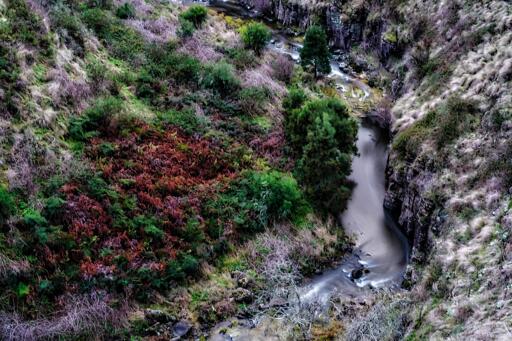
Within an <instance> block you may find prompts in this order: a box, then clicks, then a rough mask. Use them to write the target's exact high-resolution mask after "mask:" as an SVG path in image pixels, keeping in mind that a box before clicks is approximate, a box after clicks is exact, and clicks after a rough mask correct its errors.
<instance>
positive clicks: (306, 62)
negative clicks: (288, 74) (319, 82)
mask: <svg viewBox="0 0 512 341" xmlns="http://www.w3.org/2000/svg"><path fill="white" fill-rule="evenodd" d="M329 58H330V53H329V47H328V45H327V35H326V34H325V31H324V29H323V28H321V27H320V26H311V27H310V28H308V30H307V31H306V37H305V38H304V47H303V48H302V49H301V50H300V59H301V64H302V66H303V67H313V70H314V73H315V77H317V76H318V74H319V73H320V74H322V73H323V74H327V73H329V72H331V64H330V62H329Z"/></svg>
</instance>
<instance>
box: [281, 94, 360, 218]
mask: <svg viewBox="0 0 512 341" xmlns="http://www.w3.org/2000/svg"><path fill="white" fill-rule="evenodd" d="M291 96H293V97H297V96H298V94H292V95H291ZM289 101H290V100H289ZM296 102H297V101H296ZM299 102H301V101H300V100H299V101H298V102H297V104H298V103H299ZM287 111H288V112H287V116H286V121H285V128H286V135H287V139H288V141H289V143H290V146H291V147H292V149H293V151H294V153H295V155H296V156H297V158H298V162H297V165H296V168H295V175H296V176H297V179H298V180H299V182H300V183H301V184H302V186H303V187H304V190H305V192H306V195H307V196H308V198H309V199H310V200H311V202H313V203H314V204H315V205H316V206H317V208H319V209H320V210H322V211H324V212H331V213H337V212H339V211H340V210H341V209H342V206H343V204H344V203H345V201H346V199H347V198H348V195H349V192H350V191H349V189H348V187H347V184H348V183H347V181H346V177H347V176H348V175H349V174H350V171H351V162H352V155H353V154H354V153H355V152H356V150H357V148H356V146H355V140H356V135H357V123H356V121H355V120H354V119H352V118H351V117H350V115H349V113H348V109H347V107H346V105H345V104H344V103H343V102H341V101H339V100H337V99H334V98H328V99H319V100H310V101H308V102H306V103H305V104H304V105H302V106H301V107H300V108H297V107H296V106H295V105H293V106H291V107H290V108H289V110H287ZM320 175H321V176H320Z"/></svg>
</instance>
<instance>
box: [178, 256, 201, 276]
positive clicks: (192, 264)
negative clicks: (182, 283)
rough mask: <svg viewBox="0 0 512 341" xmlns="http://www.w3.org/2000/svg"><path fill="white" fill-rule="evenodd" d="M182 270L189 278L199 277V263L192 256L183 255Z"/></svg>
mask: <svg viewBox="0 0 512 341" xmlns="http://www.w3.org/2000/svg"><path fill="white" fill-rule="evenodd" d="M180 263H181V269H182V270H183V272H184V273H185V274H187V275H188V276H193V275H197V272H198V271H199V261H198V260H197V259H196V258H195V257H194V256H192V255H183V256H182V257H181V259H180Z"/></svg>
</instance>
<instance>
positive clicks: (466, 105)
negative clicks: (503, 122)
mask: <svg viewBox="0 0 512 341" xmlns="http://www.w3.org/2000/svg"><path fill="white" fill-rule="evenodd" d="M478 111H479V109H478V107H477V105H476V103H475V102H474V101H471V100H465V99H462V98H460V97H457V96H453V97H450V98H448V100H447V101H446V103H445V104H444V105H443V106H441V108H440V109H438V111H437V117H438V124H437V128H436V130H435V135H434V137H435V142H436V145H437V147H438V148H442V147H443V146H445V145H447V144H449V143H451V142H453V141H454V140H455V139H457V138H458V137H459V136H461V135H462V134H463V133H465V132H468V131H471V130H472V129H473V128H475V126H476V125H477V124H478V123H479V117H478V116H477V115H476V114H477V113H478Z"/></svg>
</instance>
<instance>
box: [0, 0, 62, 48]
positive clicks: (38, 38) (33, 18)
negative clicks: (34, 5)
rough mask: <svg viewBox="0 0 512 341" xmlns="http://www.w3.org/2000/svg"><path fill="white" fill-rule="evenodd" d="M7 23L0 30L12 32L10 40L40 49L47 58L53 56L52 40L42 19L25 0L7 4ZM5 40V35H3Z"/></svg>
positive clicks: (10, 0)
mask: <svg viewBox="0 0 512 341" xmlns="http://www.w3.org/2000/svg"><path fill="white" fill-rule="evenodd" d="M6 7H7V10H6V11H5V13H6V17H7V20H6V23H2V26H1V27H0V30H2V31H3V30H8V31H10V32H9V34H8V36H10V37H9V38H10V39H14V40H21V41H22V42H24V43H26V44H30V45H32V46H34V47H36V48H38V49H39V51H38V52H40V53H41V54H42V55H43V56H45V57H51V56H52V55H53V52H54V50H53V48H52V39H51V37H50V36H49V35H48V34H46V29H45V27H44V23H43V21H42V19H41V18H40V17H39V16H38V15H37V14H36V12H35V11H33V10H32V9H31V8H30V6H29V5H28V3H27V2H26V1H24V0H9V1H7V2H6ZM0 35H1V36H2V38H4V37H3V36H4V34H1V33H0ZM10 39H9V40H10Z"/></svg>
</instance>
